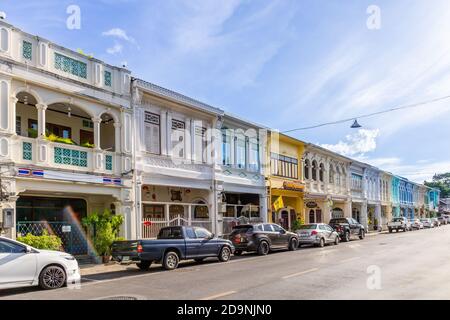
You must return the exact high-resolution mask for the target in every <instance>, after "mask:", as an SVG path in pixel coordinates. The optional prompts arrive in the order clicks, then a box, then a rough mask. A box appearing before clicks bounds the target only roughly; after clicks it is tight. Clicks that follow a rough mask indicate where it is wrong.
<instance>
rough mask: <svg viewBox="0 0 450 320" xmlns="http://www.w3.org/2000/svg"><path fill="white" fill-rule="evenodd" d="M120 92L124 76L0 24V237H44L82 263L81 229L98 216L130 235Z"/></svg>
mask: <svg viewBox="0 0 450 320" xmlns="http://www.w3.org/2000/svg"><path fill="white" fill-rule="evenodd" d="M129 84H130V72H129V71H128V70H125V69H123V68H117V67H114V66H111V65H108V64H106V63H104V62H102V61H99V60H97V59H95V58H92V57H87V56H85V55H83V54H80V53H77V52H74V51H71V50H68V49H66V48H63V47H61V46H59V45H57V44H55V43H52V42H50V41H48V40H46V39H43V38H41V37H37V36H34V35H31V34H28V33H25V32H23V31H21V30H19V29H17V28H16V27H14V26H12V25H10V24H8V23H6V22H4V21H0V166H1V179H2V181H1V182H2V188H3V196H4V197H3V199H2V209H8V208H9V209H12V210H10V211H9V212H10V213H9V217H8V221H7V223H5V222H4V223H3V228H2V229H1V232H2V234H6V235H7V236H10V237H13V238H14V237H15V236H16V233H28V232H31V231H36V230H42V229H43V228H47V229H50V232H54V233H56V234H58V235H59V236H60V237H61V238H62V239H63V242H64V245H65V249H66V250H67V251H69V252H72V253H74V254H86V253H87V252H88V248H87V240H86V237H85V235H84V234H83V230H82V227H80V220H81V219H82V218H83V217H85V216H87V215H89V214H91V213H92V212H95V211H97V212H98V211H103V210H104V209H110V210H111V211H113V212H114V213H116V214H122V215H124V216H125V226H124V228H123V230H122V235H123V236H126V237H128V236H130V235H131V234H133V232H134V231H133V223H132V220H133V219H134V218H133V207H134V203H133V194H132V193H133V189H132V185H131V175H130V172H131V169H132V147H133V144H132V130H131V129H132V111H131V109H130V94H129V92H130V85H129ZM63 230H64V232H63ZM69 238H70V240H69Z"/></svg>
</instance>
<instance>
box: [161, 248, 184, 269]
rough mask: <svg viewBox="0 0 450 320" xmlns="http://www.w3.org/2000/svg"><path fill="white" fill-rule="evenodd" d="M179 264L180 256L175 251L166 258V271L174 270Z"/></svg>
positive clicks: (164, 262)
mask: <svg viewBox="0 0 450 320" xmlns="http://www.w3.org/2000/svg"><path fill="white" fill-rule="evenodd" d="M179 262H180V258H179V257H178V254H177V253H176V252H174V251H169V252H167V253H166V255H165V256H164V261H163V267H164V269H166V270H174V269H176V268H177V267H178V263H179Z"/></svg>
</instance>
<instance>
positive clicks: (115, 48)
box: [106, 42, 123, 54]
mask: <svg viewBox="0 0 450 320" xmlns="http://www.w3.org/2000/svg"><path fill="white" fill-rule="evenodd" d="M122 50H123V45H121V44H120V43H118V42H116V43H115V44H114V46H113V47H111V48H108V49H106V52H107V53H109V54H117V53H122Z"/></svg>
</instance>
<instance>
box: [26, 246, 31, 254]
mask: <svg viewBox="0 0 450 320" xmlns="http://www.w3.org/2000/svg"><path fill="white" fill-rule="evenodd" d="M32 252H33V250H32V249H31V248H30V247H28V246H26V247H25V253H32Z"/></svg>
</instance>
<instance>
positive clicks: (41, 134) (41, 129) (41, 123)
mask: <svg viewBox="0 0 450 320" xmlns="http://www.w3.org/2000/svg"><path fill="white" fill-rule="evenodd" d="M36 109H37V111H38V132H37V136H38V138H39V139H44V138H45V111H46V110H47V105H45V104H42V103H38V104H36Z"/></svg>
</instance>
